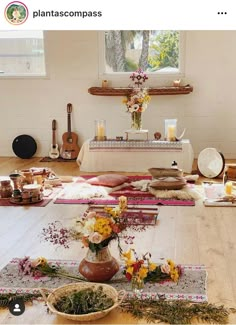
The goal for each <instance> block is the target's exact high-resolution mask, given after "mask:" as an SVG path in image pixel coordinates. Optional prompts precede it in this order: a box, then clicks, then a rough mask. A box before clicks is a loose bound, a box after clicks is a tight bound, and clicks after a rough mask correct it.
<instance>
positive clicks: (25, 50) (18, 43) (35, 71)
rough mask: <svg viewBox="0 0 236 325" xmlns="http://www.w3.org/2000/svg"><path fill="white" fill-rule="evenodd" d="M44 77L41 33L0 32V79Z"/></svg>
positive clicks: (42, 38)
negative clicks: (7, 77) (9, 77)
mask: <svg viewBox="0 0 236 325" xmlns="http://www.w3.org/2000/svg"><path fill="white" fill-rule="evenodd" d="M45 75H46V69H45V58H44V37H43V32H42V31H0V78H1V77H5V76H13V77H15V76H16V77H17V76H22V77H25V76H45Z"/></svg>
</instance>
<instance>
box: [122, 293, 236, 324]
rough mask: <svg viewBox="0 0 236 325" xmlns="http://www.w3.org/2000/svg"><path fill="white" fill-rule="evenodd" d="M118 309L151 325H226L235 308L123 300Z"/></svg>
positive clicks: (183, 302) (163, 301)
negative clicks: (192, 324) (160, 324)
mask: <svg viewBox="0 0 236 325" xmlns="http://www.w3.org/2000/svg"><path fill="white" fill-rule="evenodd" d="M120 307H121V308H122V311H123V312H127V313H131V314H132V315H133V316H134V317H135V318H136V319H145V320H146V321H147V322H149V323H150V322H153V323H160V322H165V323H170V324H191V322H193V321H194V320H195V321H196V320H197V321H198V322H205V323H213V324H226V323H228V316H229V314H230V313H235V312H236V309H235V308H228V309H227V308H225V307H224V306H216V305H214V304H209V303H193V302H189V301H183V300H181V301H179V300H178V301H177V300H174V301H166V300H152V299H145V300H140V299H137V298H132V299H129V300H127V299H126V300H123V302H122V303H121V305H120Z"/></svg>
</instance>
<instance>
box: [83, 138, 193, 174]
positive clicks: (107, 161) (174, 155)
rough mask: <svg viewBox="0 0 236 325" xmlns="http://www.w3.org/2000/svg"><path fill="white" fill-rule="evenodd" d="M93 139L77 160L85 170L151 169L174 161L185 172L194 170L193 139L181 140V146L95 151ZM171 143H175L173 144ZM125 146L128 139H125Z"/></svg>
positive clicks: (143, 170)
mask: <svg viewBox="0 0 236 325" xmlns="http://www.w3.org/2000/svg"><path fill="white" fill-rule="evenodd" d="M90 141H91V140H87V141H85V142H84V143H83V145H82V147H81V149H80V152H79V155H78V157H77V163H78V165H79V166H80V170H81V171H87V172H103V171H107V172H108V171H120V172H148V169H149V168H151V167H166V168H168V167H170V166H171V163H172V161H173V160H175V161H177V163H178V167H179V168H181V169H183V171H184V172H185V173H191V171H192V165H193V159H194V155H193V149H192V145H191V143H190V141H189V140H182V141H181V144H182V145H181V150H180V149H179V148H176V150H175V149H174V148H170V149H168V148H165V149H162V148H160V149H158V148H157V149H155V150H153V149H150V150H148V149H142V148H137V150H136V149H135V150H133V148H132V149H130V150H129V149H127V148H124V150H122V148H117V149H116V148H110V149H109V148H104V150H103V149H101V148H99V150H96V149H95V150H94V148H93V149H91V148H90ZM170 145H171V143H170ZM124 146H125V141H124Z"/></svg>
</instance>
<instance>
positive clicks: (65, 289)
mask: <svg viewBox="0 0 236 325" xmlns="http://www.w3.org/2000/svg"><path fill="white" fill-rule="evenodd" d="M100 286H102V288H103V292H104V293H105V294H106V295H107V296H108V297H109V298H112V299H113V301H114V305H113V306H111V307H110V308H108V309H105V310H102V311H97V312H94V313H89V314H83V315H72V314H66V313H62V312H59V311H58V310H57V309H56V308H55V307H54V304H55V303H56V302H57V301H58V300H59V299H60V298H61V297H63V296H66V295H67V294H71V293H72V292H76V291H77V292H78V291H81V290H83V289H87V288H93V289H95V290H96V289H97V288H98V287H100ZM40 291H41V294H42V296H43V297H44V299H45V301H46V303H47V306H48V308H49V310H50V311H51V312H52V313H54V314H57V315H59V316H61V317H64V318H66V319H70V320H75V321H79V322H88V321H94V320H96V319H99V318H102V317H104V316H106V315H107V314H108V313H109V312H110V311H111V310H112V309H114V308H116V307H118V306H119V304H120V303H121V302H122V300H123V299H124V297H125V293H126V292H125V290H120V291H119V292H117V290H116V289H115V288H113V287H112V286H110V285H107V284H103V283H91V282H77V283H72V284H68V285H64V286H62V287H59V288H57V289H55V290H54V291H52V292H51V293H50V294H49V296H48V297H47V298H46V296H45V293H44V291H45V290H42V289H41V290H40Z"/></svg>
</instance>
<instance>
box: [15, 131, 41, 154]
mask: <svg viewBox="0 0 236 325" xmlns="http://www.w3.org/2000/svg"><path fill="white" fill-rule="evenodd" d="M12 150H13V151H14V153H15V155H16V156H17V157H19V158H23V159H28V158H31V157H33V155H34V154H35V152H36V150H37V143H36V141H35V140H34V138H32V137H31V136H30V135H27V134H22V135H19V136H18V137H16V138H15V139H14V141H13V143H12Z"/></svg>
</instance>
